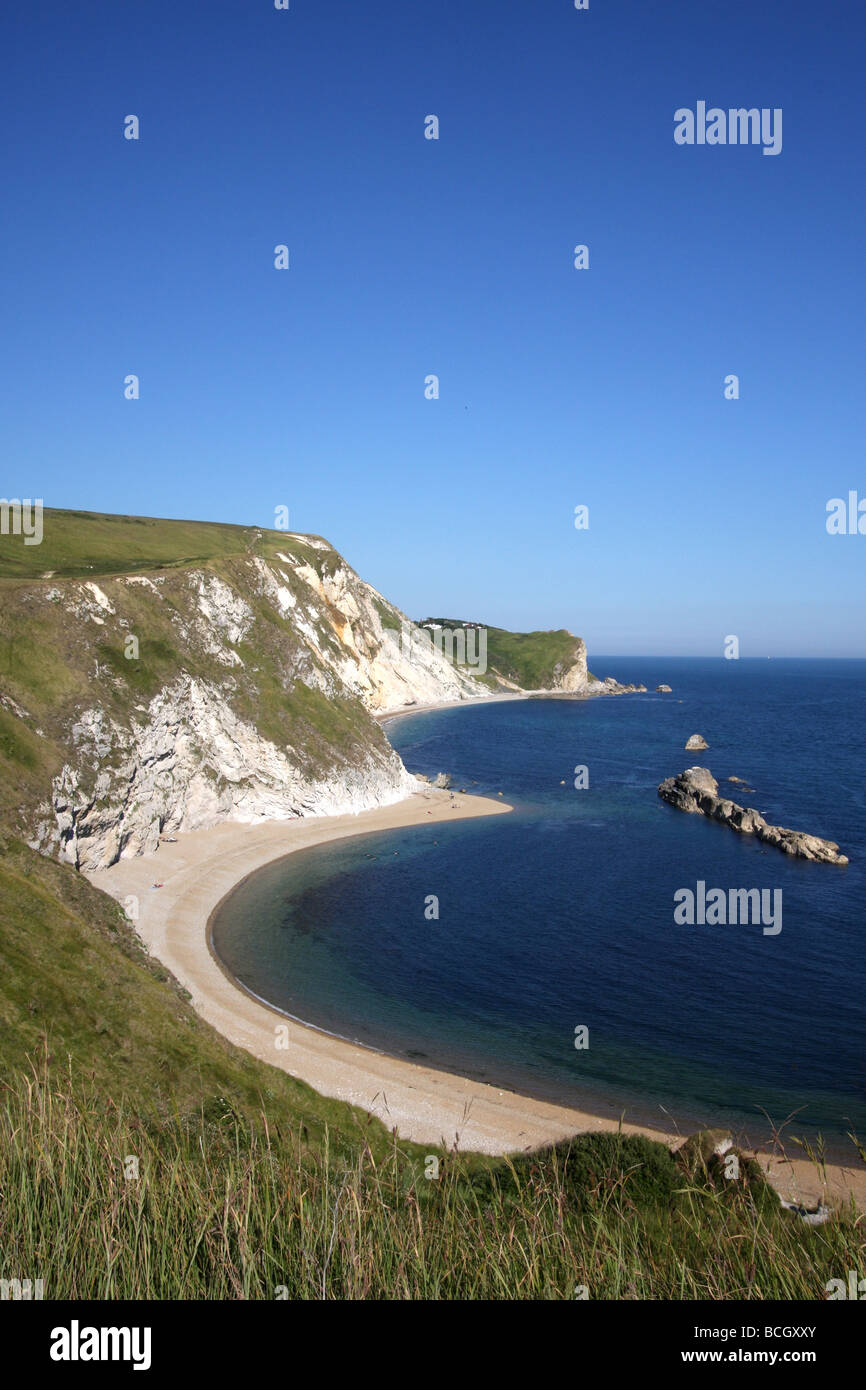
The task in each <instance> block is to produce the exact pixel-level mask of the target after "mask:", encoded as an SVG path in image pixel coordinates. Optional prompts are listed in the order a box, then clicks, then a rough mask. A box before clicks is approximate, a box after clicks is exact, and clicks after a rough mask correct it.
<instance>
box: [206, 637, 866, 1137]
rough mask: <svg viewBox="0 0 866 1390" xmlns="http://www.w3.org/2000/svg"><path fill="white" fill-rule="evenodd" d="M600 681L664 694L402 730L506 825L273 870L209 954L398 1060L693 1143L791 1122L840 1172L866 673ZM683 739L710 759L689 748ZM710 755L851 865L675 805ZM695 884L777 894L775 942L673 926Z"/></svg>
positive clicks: (240, 894) (847, 1123) (855, 1084)
mask: <svg viewBox="0 0 866 1390" xmlns="http://www.w3.org/2000/svg"><path fill="white" fill-rule="evenodd" d="M592 666H593V669H595V670H596V671H598V672H599V673H600V674H607V673H608V672H609V671H610V672H613V673H614V674H616V675H617V677H618V678H619V679H620V680H627V681H634V682H643V683H645V684H646V685H647V686H648V687H649V690H650V692H651V693H648V694H646V695H624V696H618V697H614V698H598V699H593V700H584V701H571V700H568V701H566V700H529V701H515V702H508V703H497V704H494V705H489V706H488V705H475V706H467V707H464V708H456V709H449V710H438V711H433V712H429V713H421V714H417V715H411V716H409V717H405V718H398V719H396V720H394V721H392V722H390V723H389V724H388V725H387V732H388V736H389V738H390V739H391V741H392V742H393V744H394V745H395V747H396V748H397V749H398V750H399V751H400V753H401V755H402V756H403V759H404V761H405V762H406V764H407V766H408V767H409V768H410V769H411V770H412V771H416V772H423V773H426V774H428V775H431V776H432V775H434V774H435V773H437V772H439V771H447V772H450V773H451V774H452V776H453V778H454V786H455V787H465V788H466V789H467V790H468V791H472V792H478V793H483V794H486V795H492V796H496V795H497V794H498V793H499V792H500V791H501V792H502V793H503V799H504V800H505V801H508V802H510V803H511V804H512V805H513V806H514V807H515V810H514V811H513V812H512V813H511V814H510V815H503V816H496V817H492V818H490V819H479V820H472V821H463V822H461V823H460V824H457V825H448V824H446V825H441V824H438V825H433V824H430V825H421V826H418V827H412V828H409V829H405V830H400V831H389V832H386V833H380V834H376V835H373V836H369V835H363V836H357V837H353V838H352V839H349V840H343V841H339V842H337V843H336V844H333V845H324V846H320V847H318V848H316V849H312V850H309V851H306V852H303V853H301V854H295V855H292V856H290V857H289V858H287V859H285V860H283V861H281V862H279V863H277V864H275V865H271V866H269V867H268V868H266V869H264V870H261V871H260V872H259V873H257V874H255V875H253V876H252V877H251V878H250V879H248V880H247V881H246V882H245V883H244V884H243V885H241V886H240V887H239V888H238V889H237V890H236V891H235V892H234V893H233V894H232V895H231V896H230V897H229V898H228V899H227V900H226V902H225V904H224V905H223V906H222V908H221V909H220V912H219V914H218V916H217V918H216V920H215V922H214V929H213V942H214V948H215V950H216V951H217V954H218V955H219V956H220V958H221V959H222V960H223V961H224V963H225V964H226V966H227V968H228V969H229V970H230V971H231V972H232V973H233V974H234V975H235V976H236V977H237V978H238V979H239V980H240V981H241V982H242V983H243V984H244V985H245V986H246V987H247V988H248V989H250V990H251V991H252V992H253V993H255V994H256V995H258V996H260V997H262V998H264V999H266V1000H268V1001H269V1002H271V1003H273V1004H274V1005H275V1006H276V1007H278V1008H280V1009H282V1010H284V1011H285V1012H287V1013H289V1014H291V1015H293V1016H294V1017H297V1018H301V1019H303V1020H305V1021H307V1022H310V1023H312V1024H314V1025H316V1026H318V1027H320V1028H324V1029H326V1030H328V1031H331V1032H335V1033H338V1034H340V1035H341V1036H343V1037H349V1038H352V1039H354V1040H356V1041H358V1042H361V1043H364V1044H366V1045H368V1046H372V1047H377V1048H381V1049H383V1050H385V1051H387V1052H391V1053H394V1054H395V1055H400V1056H407V1057H410V1058H412V1059H414V1060H418V1061H423V1062H425V1063H426V1064H429V1065H436V1066H439V1067H443V1068H446V1069H452V1070H456V1071H460V1072H462V1073H464V1074H466V1075H471V1076H473V1077H478V1078H480V1079H483V1080H485V1081H487V1082H490V1083H492V1084H498V1085H500V1086H502V1087H509V1088H511V1089H514V1090H518V1091H522V1092H524V1093H528V1094H534V1095H538V1096H542V1097H544V1098H547V1099H553V1100H557V1101H560V1102H563V1103H566V1104H571V1105H577V1106H584V1107H586V1108H590V1109H593V1110H594V1111H595V1113H599V1114H607V1115H611V1114H620V1113H625V1114H626V1116H627V1118H629V1119H633V1120H644V1121H647V1122H652V1123H655V1124H659V1125H664V1126H667V1127H671V1128H672V1127H679V1128H681V1129H684V1130H687V1129H689V1128H691V1127H693V1126H694V1125H695V1124H699V1123H700V1124H703V1123H706V1124H725V1125H733V1126H735V1127H736V1128H737V1129H738V1130H740V1131H741V1132H743V1133H745V1134H748V1135H749V1136H750V1137H752V1138H760V1139H762V1138H764V1137H765V1136H766V1135H767V1133H768V1131H769V1122H770V1121H771V1122H772V1123H773V1124H774V1125H776V1126H778V1125H780V1124H782V1123H783V1122H784V1121H786V1120H787V1119H788V1118H789V1117H790V1116H793V1117H794V1118H793V1119H792V1120H791V1122H790V1126H789V1130H788V1131H787V1132H788V1133H789V1134H797V1135H800V1136H802V1137H804V1138H806V1139H808V1140H809V1141H811V1142H815V1141H816V1140H817V1137H818V1135H819V1134H821V1135H822V1136H823V1137H824V1139H825V1140H826V1142H827V1144H828V1151H829V1152H830V1153H831V1154H844V1155H845V1156H848V1157H850V1156H851V1153H852V1150H851V1147H850V1142H849V1141H847V1140H846V1138H845V1136H846V1134H847V1133H848V1132H849V1131H852V1130H853V1131H855V1132H856V1133H858V1134H859V1135H860V1137H861V1139H862V1138H863V1137H864V1136H866V999H864V978H866V970H864V939H866V938H864V914H863V910H862V904H863V900H864V888H866V880H864V865H866V783H864V775H863V743H864V740H863V731H864V727H866V661H854V660H851V661H819V660H815V661H802V660H775V659H774V660H772V661H768V660H762V661H758V660H739V661H725V660H723V659H718V660H711V659H686V658H635V657H621V658H601V659H598V658H595V659H594V660H593V662H592ZM660 682H666V683H668V684H670V685H672V686H673V693H672V694H669V695H663V694H656V693H654V691H655V686H656V685H657V684H658V683H660ZM692 733H701V734H703V735H704V737H705V738H706V739H707V742H708V743H709V745H710V747H709V749H708V750H707V751H706V752H703V753H698V754H694V753H686V752H685V751H684V744H685V742H686V739H687V738H688V736H689V735H690V734H692ZM695 763H697V764H699V765H701V766H705V767H709V768H710V770H711V771H712V773H713V775H714V776H715V777H717V778H719V780H720V783H721V788H722V790H723V792H725V793H726V794H728V795H730V796H731V797H732V798H733V799H734V800H738V801H741V802H743V803H744V804H746V805H750V806H755V807H757V809H758V810H760V811H761V812H762V813H763V814H764V815H765V816H766V817H767V819H768V820H769V821H771V822H773V823H776V824H781V825H786V826H790V827H792V828H794V829H798V830H807V831H810V832H812V833H814V834H819V835H822V836H825V837H827V838H830V839H833V840H837V841H838V842H839V844H840V846H841V848H842V850H843V851H844V852H845V853H847V854H848V856H849V858H850V861H851V862H850V864H849V865H848V867H847V868H840V867H837V866H832V865H825V864H812V863H808V862H806V861H802V860H794V859H790V858H788V857H787V856H786V855H784V854H782V853H781V852H780V851H778V850H776V849H773V848H771V847H768V846H763V845H761V844H759V843H757V842H756V841H754V840H753V839H752V838H751V837H748V836H740V835H736V834H734V833H733V832H732V831H730V830H728V829H726V828H725V827H722V826H720V825H717V824H715V823H712V822H710V821H708V820H706V819H704V818H703V817H701V816H694V815H685V814H683V813H682V812H680V811H677V810H675V809H673V808H672V807H669V806H667V805H665V804H664V803H662V802H661V801H660V800H659V798H658V796H657V791H656V789H657V786H658V783H659V782H660V781H661V780H662V778H663V777H667V776H669V775H671V774H674V773H677V772H680V771H682V769H683V768H685V767H688V766H690V765H693V764H695ZM580 765H582V766H585V767H586V768H587V769H588V778H589V785H588V787H586V788H585V789H582V790H577V789H576V788H575V785H574V781H575V768H576V767H577V766H580ZM733 774H736V775H737V776H740V777H743V778H745V779H746V781H747V782H748V784H749V785H750V786H751V787H752V788H754V791H753V792H751V793H748V794H745V793H743V792H742V790H741V788H739V787H737V786H735V785H731V784H726V783H725V782H723V781H722V779H724V778H727V777H729V776H731V775H733ZM699 880H702V881H703V882H704V883H705V884H706V885H707V888H708V889H709V888H711V887H719V888H723V889H725V890H726V891H727V890H729V889H731V888H768V889H771V890H772V889H780V890H781V892H782V930H781V932H780V933H779V934H778V935H775V936H772V935H765V934H764V932H763V931H762V927H761V925H760V924H745V925H728V926H698V925H694V926H687V925H678V924H676V922H675V921H674V905H675V904H674V894H675V893H676V891H677V890H678V889H680V888H691V889H693V890H694V889H695V888H696V884H697V882H698V881H699ZM431 895H435V897H436V898H438V903H439V916H438V920H428V915H427V913H426V912H425V908H426V906H427V904H428V902H429V899H430V897H431ZM579 1026H585V1027H586V1028H588V1030H589V1047H588V1048H585V1049H578V1048H576V1047H575V1029H576V1028H578V1027H579ZM767 1116H769V1121H768V1119H767V1118H766V1117H767Z"/></svg>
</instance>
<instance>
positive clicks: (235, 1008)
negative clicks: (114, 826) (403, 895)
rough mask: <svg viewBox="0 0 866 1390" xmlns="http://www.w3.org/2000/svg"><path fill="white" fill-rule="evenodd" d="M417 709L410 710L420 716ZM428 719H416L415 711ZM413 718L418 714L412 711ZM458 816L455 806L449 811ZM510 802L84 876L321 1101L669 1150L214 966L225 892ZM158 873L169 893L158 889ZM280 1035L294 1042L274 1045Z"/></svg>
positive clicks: (268, 831)
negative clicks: (130, 911) (382, 1047)
mask: <svg viewBox="0 0 866 1390" xmlns="http://www.w3.org/2000/svg"><path fill="white" fill-rule="evenodd" d="M411 712H414V711H411ZM419 712H420V711H419ZM406 713H410V711H406ZM454 808H456V809H454ZM511 810H512V807H511V806H510V805H508V804H507V803H503V802H502V801H499V800H493V799H492V798H487V797H479V796H470V795H462V796H460V797H459V798H456V800H455V803H452V802H451V799H450V796H449V794H448V792H447V791H439V790H437V789H434V788H432V787H429V788H424V789H423V790H419V791H418V792H414V793H412V795H411V796H409V797H408V798H406V799H404V800H402V801H398V802H395V803H393V804H392V805H390V806H384V807H377V808H376V809H374V810H372V811H364V812H361V813H360V814H358V815H351V814H348V815H341V816H327V817H325V816H316V817H313V816H311V817H306V818H303V819H301V820H291V821H267V822H262V823H259V824H257V825H249V824H242V823H238V822H232V821H226V822H223V823H222V824H220V825H217V826H213V827H211V828H209V829H207V830H197V831H192V832H191V833H189V834H187V835H183V836H180V837H178V839H177V840H176V841H175V842H174V843H163V844H162V845H161V846H160V850H159V853H158V855H148V856H137V857H134V858H130V859H123V860H120V861H119V862H118V863H117V864H113V865H112V866H111V867H110V868H108V869H101V870H98V871H95V872H93V873H90V874H88V878H89V880H90V882H91V883H93V884H94V886H95V887H97V888H101V889H102V890H103V891H104V892H107V893H109V894H110V895H111V896H112V897H114V898H115V899H117V900H118V901H120V902H121V903H122V902H123V901H124V899H126V898H128V897H130V896H134V897H136V898H137V899H138V903H139V917H138V921H137V923H136V930H137V932H138V935H139V936H140V937H141V939H142V941H143V942H144V944H145V945H146V947H147V949H148V951H149V953H150V954H151V956H154V957H156V958H157V959H158V960H160V961H161V962H162V964H163V965H164V966H166V968H167V969H168V970H170V971H171V973H172V974H173V975H174V976H175V977H176V979H177V980H178V981H179V982H180V984H181V985H182V986H183V987H184V988H185V989H186V990H188V992H189V994H190V997H191V1001H192V1006H193V1008H194V1009H195V1010H196V1012H197V1013H198V1014H199V1015H200V1016H201V1017H202V1018H203V1019H204V1020H205V1021H206V1022H207V1023H209V1024H210V1025H211V1026H212V1027H214V1028H215V1029H216V1030H217V1031H218V1032H219V1033H221V1034H222V1035H223V1036H224V1037H226V1038H227V1039H228V1040H229V1042H231V1043H233V1044H235V1045H236V1046H238V1047H242V1048H244V1049H245V1050H246V1051H248V1052H251V1053H252V1054H253V1055H254V1056H256V1057H258V1058H259V1059H260V1060H261V1061H263V1062H267V1063H268V1064H269V1065H271V1066H277V1067H279V1068H280V1069H281V1070H283V1071H286V1072H288V1073H290V1075H292V1076H294V1077H296V1078H298V1079H299V1080H301V1081H304V1082H306V1083H307V1084H308V1085H310V1086H312V1087H313V1088H314V1089H315V1090H317V1091H319V1092H320V1093H321V1094H324V1095H326V1096H329V1097H331V1098H333V1099H336V1100H343V1101H346V1102H348V1103H349V1104H352V1105H357V1106H360V1107H361V1108H362V1109H364V1110H366V1111H367V1112H368V1113H369V1114H371V1115H374V1116H375V1117H376V1118H378V1119H379V1120H381V1121H382V1122H383V1123H384V1124H385V1126H386V1128H388V1129H394V1128H396V1129H397V1131H398V1133H399V1135H400V1136H401V1138H403V1139H406V1140H410V1141H414V1142H416V1143H421V1144H431V1145H437V1146H438V1145H440V1144H442V1145H444V1146H445V1147H451V1146H452V1145H453V1144H455V1143H458V1144H459V1147H460V1148H461V1149H464V1150H472V1151H476V1152H481V1153H485V1154H491V1155H497V1154H498V1155H501V1154H504V1153H509V1152H518V1151H527V1150H531V1149H536V1148H539V1147H542V1146H543V1145H545V1144H550V1143H554V1142H556V1141H558V1140H561V1139H565V1138H568V1137H570V1136H573V1135H575V1134H579V1133H589V1132H593V1131H599V1130H604V1131H612V1130H617V1129H620V1128H621V1129H622V1130H623V1132H624V1133H628V1134H643V1135H646V1136H647V1137H648V1138H650V1139H655V1140H657V1141H659V1142H662V1143H665V1144H667V1145H668V1146H671V1145H673V1144H675V1143H678V1142H679V1140H680V1139H681V1138H684V1137H685V1136H686V1134H688V1133H690V1132H691V1130H684V1131H683V1132H682V1133H681V1134H679V1135H677V1134H676V1133H672V1132H671V1131H670V1130H664V1129H662V1128H656V1127H655V1126H651V1125H647V1124H639V1123H629V1122H623V1121H622V1120H621V1115H622V1113H625V1112H623V1111H622V1110H621V1108H618V1107H616V1106H614V1105H610V1107H609V1113H608V1114H607V1115H604V1114H599V1113H597V1112H598V1110H599V1109H601V1108H602V1104H601V1103H600V1102H599V1103H598V1104H596V1105H595V1106H594V1110H593V1111H588V1110H583V1109H576V1108H571V1107H565V1106H561V1105H557V1104H554V1103H552V1102H548V1101H543V1100H540V1099H535V1098H532V1097H529V1096H524V1095H520V1094H519V1093H517V1092H515V1091H510V1090H506V1089H500V1088H499V1087H497V1086H495V1085H491V1084H489V1083H488V1082H482V1081H473V1080H471V1079H470V1078H468V1077H465V1076H461V1075H459V1074H458V1073H456V1072H449V1071H441V1070H437V1069H435V1068H433V1067H427V1066H424V1065H421V1064H418V1063H415V1062H410V1061H408V1060H405V1059H403V1058H400V1057H394V1056H392V1055H391V1054H389V1053H386V1052H380V1051H378V1050H376V1049H374V1048H371V1047H367V1046H365V1045H363V1044H360V1043H355V1042H350V1041H349V1040H347V1039H345V1038H341V1037H338V1036H336V1035H334V1034H332V1033H328V1032H325V1031H324V1030H322V1029H319V1028H316V1027H315V1026H313V1025H309V1024H307V1023H304V1022H302V1021H300V1020H296V1019H293V1018H291V1017H290V1016H289V1015H287V1014H285V1013H283V1012H282V1011H280V1010H278V1009H276V1008H274V1007H273V1006H271V1005H270V1004H267V1003H265V1002H264V1001H262V1000H260V999H258V998H257V997H256V996H255V995H253V994H252V993H251V992H250V991H249V990H247V989H245V988H244V987H243V986H242V985H241V984H240V983H239V982H238V981H236V980H235V979H234V978H233V977H232V976H231V975H230V974H229V973H228V972H227V971H226V969H225V968H224V967H223V965H222V964H221V962H219V960H218V958H217V957H216V955H215V953H214V952H213V948H212V946H211V940H210V937H211V920H212V918H213V916H214V914H215V913H216V911H217V910H218V908H219V907H220V905H221V904H222V902H223V901H224V899H225V898H226V897H228V896H229V894H230V893H232V892H233V891H234V890H235V889H236V888H237V887H238V886H239V884H240V883H241V882H243V880H244V879H246V878H248V877H249V875H250V874H252V873H255V872H256V871H257V870H258V869H260V868H263V867H264V866H265V865H266V864H271V863H273V862H274V861H276V860H279V859H283V858H285V857H287V856H288V855H289V854H293V853H295V852H296V851H298V850H301V849H307V848H311V847H312V846H314V845H318V844H325V843H327V842H328V841H331V840H337V839H342V838H347V837H350V836H355V835H363V834H368V833H372V832H376V831H381V830H388V829H398V828H401V827H404V826H411V825H425V824H429V823H431V822H432V823H434V824H436V823H438V824H442V823H443V822H444V823H450V822H452V821H454V820H465V819H469V818H474V817H476V816H488V815H501V814H505V813H508V812H510V811H511ZM154 878H156V880H157V881H158V882H159V883H160V884H161V885H162V886H161V887H160V888H158V889H157V888H155V887H154V886H153V884H154ZM277 1029H279V1030H280V1033H281V1034H282V1036H283V1037H285V1038H287V1043H288V1046H287V1047H283V1048H278V1047H277ZM757 1157H758V1159H759V1161H760V1162H761V1163H762V1166H763V1167H764V1168H765V1170H766V1171H767V1173H768V1176H769V1177H770V1180H771V1181H772V1182H773V1185H774V1186H775V1187H776V1189H777V1191H779V1193H780V1195H781V1196H783V1197H785V1198H786V1199H787V1200H791V1201H796V1202H798V1203H802V1204H803V1205H807V1206H814V1205H815V1203H816V1202H817V1201H818V1200H821V1199H825V1198H830V1199H831V1200H844V1199H845V1198H846V1197H847V1195H848V1194H849V1193H850V1194H852V1195H854V1197H855V1199H856V1200H857V1201H858V1203H860V1204H861V1205H866V1171H861V1170H858V1169H856V1168H854V1167H853V1166H852V1167H851V1168H850V1169H849V1168H847V1167H842V1166H839V1165H830V1164H828V1165H827V1168H826V1184H824V1183H822V1181H821V1179H820V1176H819V1174H818V1172H817V1170H816V1168H815V1166H814V1165H813V1164H812V1163H810V1162H809V1161H808V1160H807V1159H802V1158H794V1159H789V1160H785V1159H782V1158H778V1157H774V1156H772V1155H770V1154H767V1153H762V1152H759V1153H758V1155H757Z"/></svg>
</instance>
